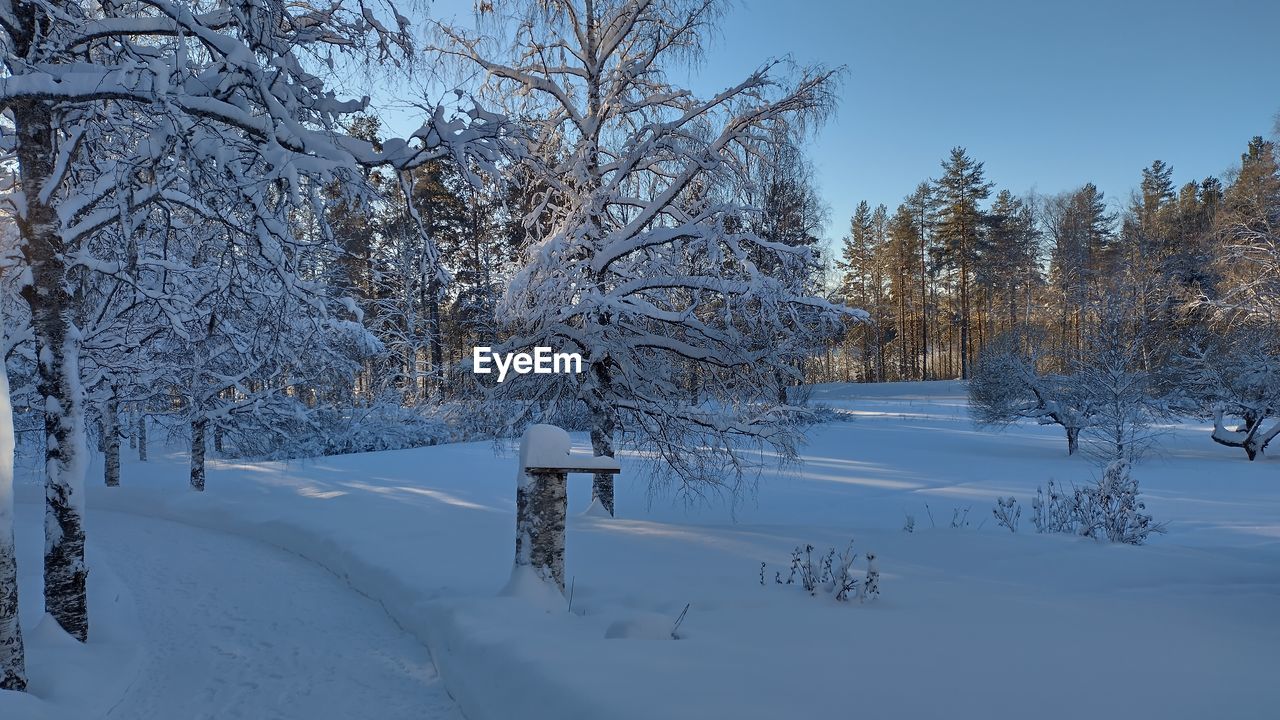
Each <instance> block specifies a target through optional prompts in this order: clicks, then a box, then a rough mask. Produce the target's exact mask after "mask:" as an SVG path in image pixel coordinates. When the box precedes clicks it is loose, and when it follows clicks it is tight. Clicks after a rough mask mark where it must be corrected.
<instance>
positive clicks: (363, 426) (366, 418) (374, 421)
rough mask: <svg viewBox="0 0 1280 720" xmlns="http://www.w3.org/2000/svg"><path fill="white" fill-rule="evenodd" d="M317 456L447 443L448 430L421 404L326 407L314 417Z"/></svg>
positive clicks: (436, 416) (442, 422) (443, 423)
mask: <svg viewBox="0 0 1280 720" xmlns="http://www.w3.org/2000/svg"><path fill="white" fill-rule="evenodd" d="M316 426H317V427H316V432H315V437H316V439H317V440H319V441H320V443H321V445H320V447H319V448H318V452H317V453H316V454H318V455H343V454H347V453H359V452H374V451H377V450H402V449H405V448H414V447H424V446H427V445H436V444H439V443H442V442H447V441H448V440H449V439H450V437H451V433H450V429H449V427H448V426H447V425H446V424H445V422H444V421H443V420H442V419H441V418H440V417H439V416H438V415H436V414H434V413H430V412H427V411H426V410H425V409H424V408H422V407H417V406H410V407H405V406H402V405H398V404H391V403H383V404H379V405H375V406H373V407H367V408H364V407H356V408H345V409H342V408H332V409H326V410H325V411H324V412H323V413H321V414H320V416H319V417H317V418H316Z"/></svg>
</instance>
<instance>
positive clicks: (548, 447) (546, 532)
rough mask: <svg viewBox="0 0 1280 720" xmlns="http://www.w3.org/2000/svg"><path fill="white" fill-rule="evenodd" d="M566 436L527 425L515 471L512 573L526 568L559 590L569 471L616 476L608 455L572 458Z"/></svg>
mask: <svg viewBox="0 0 1280 720" xmlns="http://www.w3.org/2000/svg"><path fill="white" fill-rule="evenodd" d="M571 445H572V441H571V440H570V439H569V433H567V432H565V431H564V430H562V429H560V428H558V427H556V426H554V425H533V426H531V427H530V428H529V429H528V430H527V431H526V432H525V434H524V438H523V439H522V440H521V441H520V468H519V470H518V471H517V473H516V562H515V571H516V572H517V573H518V572H520V571H521V569H522V568H525V567H528V568H531V569H532V570H533V572H534V574H535V575H537V576H538V578H539V579H541V580H542V581H544V582H551V583H555V585H556V588H557V589H558V590H559V591H560V592H564V546H565V543H564V524H565V516H566V515H567V514H568V510H569V500H568V493H567V486H568V476H569V473H571V472H583V473H592V474H597V473H606V474H609V475H611V476H612V475H613V474H616V473H617V472H618V471H619V469H620V468H619V466H618V463H617V461H616V460H614V459H613V458H611V457H593V456H589V455H573V454H571V453H570V451H569V449H570V447H571Z"/></svg>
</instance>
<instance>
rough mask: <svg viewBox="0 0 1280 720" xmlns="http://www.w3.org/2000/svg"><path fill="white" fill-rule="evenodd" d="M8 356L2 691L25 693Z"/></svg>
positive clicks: (1, 504) (0, 496) (0, 501)
mask: <svg viewBox="0 0 1280 720" xmlns="http://www.w3.org/2000/svg"><path fill="white" fill-rule="evenodd" d="M2 317H3V316H0V318H2ZM0 326H2V325H0ZM4 349H5V350H7V349H8V348H4ZM5 354H7V353H0V690H18V691H22V690H26V689H27V671H26V653H25V652H24V649H23V644H22V626H21V625H20V624H19V622H18V559H17V555H16V552H15V548H14V545H13V448H14V442H13V408H12V407H11V405H10V403H9V372H8V370H6V369H5V363H4V355H5Z"/></svg>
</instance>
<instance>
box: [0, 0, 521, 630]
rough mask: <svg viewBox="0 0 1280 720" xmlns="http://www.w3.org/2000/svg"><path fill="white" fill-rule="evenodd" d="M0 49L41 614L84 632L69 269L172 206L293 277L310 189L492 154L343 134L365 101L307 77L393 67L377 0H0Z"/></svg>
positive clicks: (461, 131) (474, 123)
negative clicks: (41, 522) (296, 213)
mask: <svg viewBox="0 0 1280 720" xmlns="http://www.w3.org/2000/svg"><path fill="white" fill-rule="evenodd" d="M380 18H381V19H380ZM0 50H2V51H3V77H0V106H2V107H3V108H4V109H5V111H6V117H7V118H11V125H9V124H4V133H3V142H0V152H4V153H8V154H9V155H8V157H7V158H6V160H12V161H16V164H17V169H18V173H17V180H18V182H17V187H16V188H15V190H16V191H15V192H13V193H10V194H9V195H8V196H7V198H6V200H7V203H8V206H9V207H8V210H9V211H10V212H11V214H12V215H13V217H14V218H15V219H16V220H17V225H18V228H19V230H20V235H21V250H22V256H23V265H24V271H25V280H26V284H25V286H24V287H23V289H22V296H23V298H24V299H25V301H26V304H27V305H28V307H29V310H30V318H31V324H32V327H33V330H34V338H35V344H36V353H35V356H36V357H37V358H38V359H39V363H38V381H37V387H38V391H39V393H40V395H41V396H42V397H43V398H44V408H45V413H44V426H45V435H46V443H45V447H46V450H45V452H46V462H45V464H44V466H45V468H46V485H47V492H46V498H47V506H46V530H47V543H46V553H45V605H46V608H47V609H48V611H49V613H50V614H51V615H52V616H53V618H54V619H55V620H56V621H57V623H58V624H59V625H60V626H61V627H62V628H63V629H64V630H66V631H67V632H68V633H70V634H71V635H72V636H73V637H75V638H77V639H79V640H82V641H83V640H85V639H86V638H87V636H88V611H87V602H86V597H85V579H86V576H87V568H86V566H85V561H84V526H83V507H82V499H81V495H82V492H83V491H82V485H83V479H84V472H85V467H86V465H87V456H86V455H87V449H86V443H85V430H84V401H85V400H84V390H83V388H82V386H81V377H80V367H81V359H82V358H81V345H80V342H81V333H80V327H79V326H78V324H77V320H78V318H77V316H76V314H75V313H74V312H73V308H74V306H75V302H74V298H73V296H72V290H71V287H70V285H71V284H70V283H69V282H68V279H69V278H70V277H72V276H75V275H77V274H80V273H100V274H112V273H113V272H114V271H115V270H116V269H117V268H119V267H120V264H121V262H122V261H121V258H120V257H119V255H118V253H117V252H116V251H117V250H118V248H115V247H111V246H109V245H107V246H104V245H100V244H95V242H94V241H95V239H96V238H98V237H99V233H100V231H101V230H102V229H103V228H104V227H106V226H108V225H110V224H113V223H122V224H123V225H124V226H125V227H126V228H127V229H131V228H136V227H138V226H139V223H137V217H138V214H139V213H144V212H148V211H151V210H153V209H157V208H159V209H168V208H183V209H185V210H187V211H189V212H191V213H192V214H194V215H195V216H196V217H198V218H199V219H200V220H201V221H202V222H206V223H213V224H222V225H224V226H227V227H228V228H230V229H232V230H233V231H235V232H236V240H237V242H238V247H239V248H240V251H241V252H247V253H254V254H258V255H260V256H261V257H262V258H263V259H264V260H265V261H266V262H268V263H274V264H275V265H276V266H277V267H278V269H279V274H280V279H281V280H282V282H283V284H284V285H285V286H286V287H288V288H290V289H291V290H292V289H297V288H303V287H304V286H305V282H303V281H302V279H301V278H298V277H297V276H296V275H291V274H290V272H289V266H288V263H287V262H286V261H285V260H286V258H287V257H288V256H289V254H290V253H291V252H292V245H293V241H294V235H293V232H292V229H291V227H290V223H289V219H290V213H291V212H292V211H293V210H294V209H296V208H299V207H310V208H314V209H316V210H317V212H316V213H315V215H316V216H317V217H318V218H320V220H319V222H321V223H323V213H322V212H318V210H319V209H320V208H321V206H322V205H323V199H322V190H323V189H326V188H332V187H335V186H337V187H343V188H349V189H350V188H356V187H359V186H361V185H362V181H363V175H362V173H361V167H362V166H370V165H389V166H392V167H393V168H395V169H396V170H397V171H406V170H408V169H411V168H412V167H414V166H416V165H419V164H421V163H423V162H426V161H429V160H431V159H433V158H436V157H440V156H443V155H445V154H449V153H450V152H452V153H454V154H456V155H458V156H462V157H465V158H469V159H475V160H478V161H482V162H488V161H490V160H491V159H492V156H493V155H492V152H491V148H490V147H489V146H488V145H487V144H486V143H485V142H483V141H484V138H485V137H486V136H488V137H491V136H492V135H493V133H492V128H493V127H494V123H493V122H492V121H493V120H496V118H494V117H492V116H488V115H485V114H483V113H480V112H479V111H472V112H470V113H468V114H464V115H451V114H450V113H449V112H448V111H447V110H445V109H438V110H437V111H436V112H435V113H434V114H433V116H432V117H431V118H430V119H429V120H428V121H427V122H426V123H425V124H424V125H423V126H422V128H421V129H420V130H418V131H417V132H415V133H414V134H413V136H412V137H411V138H409V139H400V140H394V141H386V142H384V143H383V144H382V145H381V146H379V147H376V148H375V146H374V145H373V144H371V143H369V142H367V141H363V140H359V139H357V138H354V137H352V136H350V135H348V134H346V133H345V132H343V131H342V128H341V125H340V124H339V121H340V120H341V119H342V118H343V117H344V116H345V115H348V114H350V113H352V112H355V111H358V110H360V109H362V108H363V106H364V103H362V102H360V101H343V100H340V99H339V98H337V97H336V96H335V94H334V93H333V92H332V91H331V90H330V89H328V88H327V87H326V83H325V80H324V79H323V78H322V77H320V76H319V75H317V74H316V72H315V71H314V70H309V69H308V68H309V67H312V66H314V67H323V66H324V65H326V64H328V65H329V66H330V67H332V64H333V63H334V62H340V61H341V56H342V55H343V54H344V53H346V54H361V53H362V54H363V58H365V59H372V58H377V59H383V60H394V59H395V58H397V57H403V56H404V55H406V54H407V53H408V52H410V51H412V43H411V34H410V30H409V27H408V21H407V20H406V19H405V18H404V17H403V16H402V15H401V14H400V13H399V12H397V11H395V8H394V7H393V6H392V5H391V4H390V2H386V1H381V2H372V1H364V0H358V1H356V2H332V3H327V4H323V5H316V4H312V3H293V2H285V1H284V0H260V1H255V2H244V1H241V0H209V1H208V2H178V1H174V0H146V1H145V2H135V1H126V2H111V3H106V2H103V3H98V2H62V1H55V0H7V1H6V2H2V3H0ZM120 237H121V238H124V239H128V238H130V237H132V233H131V232H123V233H121V235H120ZM137 262H139V263H145V264H146V265H147V266H148V267H150V268H151V269H152V270H153V271H154V273H153V274H151V275H145V274H144V275H142V277H154V275H155V274H159V275H162V276H163V275H165V274H167V273H173V272H181V268H175V267H169V266H167V265H166V264H165V261H164V259H163V256H162V255H160V256H158V255H157V254H156V253H154V252H152V253H145V254H144V253H140V254H139V255H138V259H137ZM140 289H141V290H142V291H143V293H144V295H145V297H146V298H147V300H148V301H149V302H153V303H157V304H160V305H162V306H166V307H169V308H173V309H176V310H181V309H182V308H183V307H184V303H183V302H181V299H180V298H174V297H172V296H169V295H166V293H165V290H164V288H163V286H162V287H160V288H156V287H150V286H142V287H140ZM166 313H167V310H166ZM166 319H167V320H169V321H171V323H172V324H173V325H175V326H180V325H181V324H182V323H183V322H185V317H184V316H183V315H182V314H181V313H178V314H177V315H174V316H167V317H166Z"/></svg>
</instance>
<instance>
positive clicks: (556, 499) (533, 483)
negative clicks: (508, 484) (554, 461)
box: [516, 468, 569, 592]
mask: <svg viewBox="0 0 1280 720" xmlns="http://www.w3.org/2000/svg"><path fill="white" fill-rule="evenodd" d="M568 477H569V475H568V473H567V472H566V471H564V470H558V469H549V468H529V469H526V470H525V471H524V481H523V482H522V483H520V486H519V487H517V488H516V565H517V566H520V565H527V566H529V567H531V568H533V571H534V572H535V573H536V574H537V575H538V577H540V578H542V579H543V580H546V581H549V582H554V583H555V584H556V587H558V588H560V592H564V523H565V516H566V515H568V512H569V496H568Z"/></svg>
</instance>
